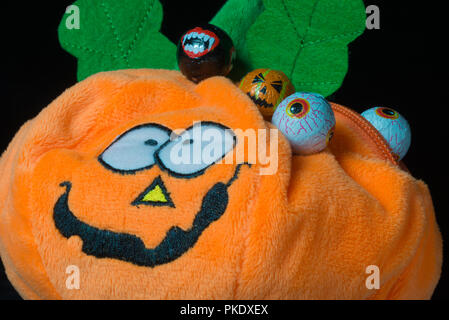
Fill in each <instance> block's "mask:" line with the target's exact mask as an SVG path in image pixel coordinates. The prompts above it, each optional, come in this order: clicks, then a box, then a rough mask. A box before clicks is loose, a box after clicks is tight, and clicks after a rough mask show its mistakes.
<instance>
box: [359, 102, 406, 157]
mask: <svg viewBox="0 0 449 320" xmlns="http://www.w3.org/2000/svg"><path fill="white" fill-rule="evenodd" d="M362 117H364V118H365V119H366V120H368V121H369V122H370V123H371V124H372V125H373V126H374V127H375V128H376V129H377V131H379V132H380V134H381V135H382V136H383V137H384V138H385V140H387V142H388V144H389V145H390V148H391V150H392V151H393V153H394V154H395V155H396V156H397V157H398V159H399V160H401V159H402V158H404V156H405V155H406V153H407V151H408V149H409V148H410V144H411V141H412V132H411V130H410V126H409V124H408V122H407V120H405V118H404V117H403V116H401V115H400V114H399V113H398V112H397V111H395V110H393V109H390V108H384V107H374V108H371V109H368V110H366V111H365V112H363V113H362Z"/></svg>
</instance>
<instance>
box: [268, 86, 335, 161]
mask: <svg viewBox="0 0 449 320" xmlns="http://www.w3.org/2000/svg"><path fill="white" fill-rule="evenodd" d="M271 122H272V123H273V124H274V125H275V126H276V127H278V129H279V130H280V131H281V132H282V133H283V134H284V136H285V137H286V138H287V139H288V140H289V141H290V144H291V146H292V150H293V152H294V153H295V154H312V153H317V152H320V151H322V150H324V149H325V148H326V147H327V145H328V144H329V142H330V140H331V139H332V136H333V133H334V130H335V116H334V112H333V111H332V108H331V106H330V104H329V103H328V102H327V101H326V99H324V97H323V96H321V95H319V94H315V93H305V92H296V93H294V94H292V95H290V96H288V97H287V98H286V99H285V100H283V101H282V102H281V103H280V104H279V106H278V107H277V109H276V111H275V112H274V114H273V118H272V120H271Z"/></svg>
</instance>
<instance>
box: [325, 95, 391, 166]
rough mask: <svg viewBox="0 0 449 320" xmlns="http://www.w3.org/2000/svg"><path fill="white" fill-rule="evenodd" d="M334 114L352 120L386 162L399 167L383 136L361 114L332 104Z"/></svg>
mask: <svg viewBox="0 0 449 320" xmlns="http://www.w3.org/2000/svg"><path fill="white" fill-rule="evenodd" d="M331 105H332V109H333V110H334V112H337V113H340V114H342V115H343V116H345V117H346V118H348V119H350V120H351V121H352V122H353V123H354V124H355V125H357V126H358V127H359V128H360V129H361V130H363V131H364V132H365V133H366V134H367V135H368V137H369V138H370V139H371V140H372V141H373V142H374V144H375V145H376V146H377V149H378V150H379V151H380V153H381V154H382V156H383V158H384V160H389V161H391V162H392V163H393V164H395V165H399V162H398V159H397V157H395V156H394V154H393V152H392V150H391V148H390V146H389V145H388V143H387V141H386V140H385V139H384V137H382V135H381V134H380V133H379V131H377V129H376V128H374V126H373V125H372V124H371V123H369V122H368V120H366V119H365V118H363V117H362V116H361V115H360V114H359V113H357V112H355V111H353V110H351V109H349V108H347V107H343V106H341V105H338V104H336V103H331Z"/></svg>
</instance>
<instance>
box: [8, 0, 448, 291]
mask: <svg viewBox="0 0 449 320" xmlns="http://www.w3.org/2000/svg"><path fill="white" fill-rule="evenodd" d="M72 2H73V1H72V0H68V1H62V0H59V1H55V2H50V1H48V2H47V1H45V2H44V1H39V2H27V3H26V4H25V3H24V2H20V1H15V2H9V1H3V2H2V4H1V10H0V11H1V15H0V19H1V24H2V28H1V33H2V38H1V44H2V48H1V51H2V59H1V69H0V81H1V86H0V88H1V94H2V101H3V103H1V109H0V110H1V113H0V152H2V151H3V150H4V149H5V148H6V147H7V145H8V143H9V141H10V140H11V139H12V138H13V136H14V134H15V133H16V132H17V130H18V129H19V128H20V126H21V125H22V124H23V123H24V122H25V121H26V120H28V119H30V118H32V117H34V116H36V115H37V114H38V113H39V112H40V111H41V110H42V108H43V107H45V106H47V105H48V104H49V103H50V102H51V101H52V100H53V99H55V98H56V97H57V96H59V95H60V94H61V93H62V92H63V91H64V89H66V88H68V87H70V86H72V85H73V84H75V83H76V60H75V58H73V57H72V56H70V55H69V54H68V53H66V52H65V51H64V50H62V49H61V48H60V46H59V42H58V39H57V27H58V25H59V22H60V20H61V17H62V15H63V13H64V11H65V8H66V7H67V6H68V5H70V4H71V3H72ZM224 2H225V1H224V0H220V1H218V0H217V1H213V0H209V1H207V0H203V1H194V0H190V1H183V2H182V3H181V2H179V3H178V1H176V2H175V1H169V0H165V1H161V3H162V4H163V6H164V21H163V26H162V33H164V34H165V35H166V36H167V37H168V38H169V39H170V40H172V41H173V42H177V40H178V38H179V37H180V36H181V34H182V33H183V32H184V31H186V30H187V29H188V28H189V27H191V26H193V25H195V24H199V23H202V22H208V21H209V20H210V19H211V18H212V17H213V16H214V15H215V13H216V12H217V11H218V10H219V8H220V7H221V6H222V4H223V3H224ZM123 4H124V6H126V0H124V1H123ZM365 4H366V5H370V4H375V5H378V6H379V8H380V11H381V29H380V30H366V31H365V33H364V34H363V35H362V36H361V37H360V38H358V39H357V40H356V41H354V42H353V43H352V44H351V45H350V56H349V61H350V62H349V63H350V68H349V73H348V75H347V77H346V79H345V82H344V83H343V86H342V88H341V89H340V90H339V91H338V92H337V93H335V94H334V95H333V96H332V97H331V98H330V100H332V101H334V102H337V103H340V104H343V105H346V106H348V107H351V108H353V109H355V110H356V111H358V112H362V111H364V110H365V109H367V108H370V107H373V106H377V105H382V106H389V107H392V108H394V109H396V110H398V111H399V112H400V113H402V114H403V115H404V116H405V117H406V118H407V119H408V120H409V122H410V125H411V128H412V131H413V139H412V140H413V141H412V146H411V149H410V151H409V153H408V155H407V156H406V157H405V159H404V162H405V164H406V165H407V166H408V168H409V169H410V171H411V172H412V173H413V175H414V176H415V177H417V178H420V179H423V180H424V181H425V182H426V183H427V184H428V185H429V187H430V190H431V192H432V195H433V200H434V205H435V210H436V215H437V220H438V223H439V226H440V229H441V232H442V234H443V237H444V238H446V235H447V234H448V233H449V219H448V216H449V206H448V204H449V201H448V186H447V178H448V173H447V167H446V166H445V164H446V162H447V157H446V155H445V153H444V151H445V150H444V149H446V147H447V141H448V140H449V139H448V124H447V122H448V120H447V119H448V113H447V108H448V105H447V100H446V91H447V88H443V85H444V86H446V85H447V80H446V78H445V77H443V75H444V73H443V70H442V68H443V62H444V59H445V58H446V57H444V59H443V54H445V53H446V52H447V49H446V48H445V45H444V42H445V41H447V40H446V38H447V36H445V33H446V31H445V30H443V27H444V25H443V24H444V19H443V18H442V17H440V14H441V15H442V13H443V10H442V8H439V7H438V6H436V5H435V4H434V2H428V4H427V2H412V1H398V0H395V1H375V0H373V1H371V0H365ZM441 43H443V44H441ZM273 49H275V48H273ZM442 53H443V54H442ZM0 179H1V177H0ZM444 250H445V256H446V257H447V256H448V250H447V248H445V249H444ZM448 288H449V275H448V272H447V268H446V264H444V265H443V273H442V277H441V280H440V283H439V285H438V287H437V289H436V291H435V293H434V297H433V298H434V299H447V298H448V297H449V292H448ZM19 298H20V297H19V296H18V295H17V293H16V292H15V290H14V289H13V287H12V286H11V285H10V284H9V282H8V280H7V279H6V276H5V274H4V271H3V269H2V268H0V300H2V299H19Z"/></svg>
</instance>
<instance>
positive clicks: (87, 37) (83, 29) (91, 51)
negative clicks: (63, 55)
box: [59, 0, 176, 80]
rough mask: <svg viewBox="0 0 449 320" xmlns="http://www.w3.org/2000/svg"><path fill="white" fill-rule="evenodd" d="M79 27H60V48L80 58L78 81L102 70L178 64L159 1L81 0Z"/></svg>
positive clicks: (66, 15) (63, 22) (62, 23)
mask: <svg viewBox="0 0 449 320" xmlns="http://www.w3.org/2000/svg"><path fill="white" fill-rule="evenodd" d="M74 5H76V6H77V7H78V8H79V13H80V28H79V29H75V28H74V29H69V28H67V26H66V21H67V19H70V16H71V14H72V13H66V14H65V15H64V17H63V18H62V21H61V24H60V26H59V41H60V43H61V46H62V47H63V48H64V49H65V50H67V51H68V52H70V53H71V54H72V55H74V56H75V57H77V58H78V80H82V79H84V78H86V77H88V76H90V75H92V74H94V73H97V72H100V71H110V70H118V69H127V68H166V69H172V68H173V66H174V65H175V64H176V46H175V45H174V44H173V43H172V42H170V41H169V40H168V39H167V38H166V37H164V36H163V35H162V34H161V33H160V32H159V30H160V26H161V23H162V16H163V10H162V5H161V4H160V2H159V1H158V0H127V1H126V2H125V1H123V0H96V1H93V0H78V1H76V2H75V3H74Z"/></svg>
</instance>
